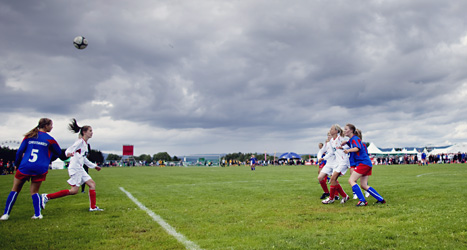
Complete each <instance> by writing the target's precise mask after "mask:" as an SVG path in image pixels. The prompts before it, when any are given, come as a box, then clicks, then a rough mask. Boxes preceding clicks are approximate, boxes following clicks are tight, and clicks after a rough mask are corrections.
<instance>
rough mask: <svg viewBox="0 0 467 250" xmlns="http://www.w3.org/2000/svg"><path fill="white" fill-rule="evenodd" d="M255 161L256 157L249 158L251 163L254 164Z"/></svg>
mask: <svg viewBox="0 0 467 250" xmlns="http://www.w3.org/2000/svg"><path fill="white" fill-rule="evenodd" d="M257 161H258V160H257V159H256V157H253V158H250V164H251V165H255V164H256V162H257Z"/></svg>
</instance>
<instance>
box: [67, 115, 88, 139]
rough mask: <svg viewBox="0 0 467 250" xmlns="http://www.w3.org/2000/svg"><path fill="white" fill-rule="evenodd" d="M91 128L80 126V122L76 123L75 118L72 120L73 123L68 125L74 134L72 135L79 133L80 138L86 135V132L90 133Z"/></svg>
mask: <svg viewBox="0 0 467 250" xmlns="http://www.w3.org/2000/svg"><path fill="white" fill-rule="evenodd" d="M90 127H91V126H87V125H86V126H82V127H80V126H78V122H77V121H76V119H75V118H73V119H71V123H70V124H68V129H69V130H70V131H71V132H72V133H75V134H76V133H79V135H80V136H83V135H84V132H86V131H88V129H89V128H90Z"/></svg>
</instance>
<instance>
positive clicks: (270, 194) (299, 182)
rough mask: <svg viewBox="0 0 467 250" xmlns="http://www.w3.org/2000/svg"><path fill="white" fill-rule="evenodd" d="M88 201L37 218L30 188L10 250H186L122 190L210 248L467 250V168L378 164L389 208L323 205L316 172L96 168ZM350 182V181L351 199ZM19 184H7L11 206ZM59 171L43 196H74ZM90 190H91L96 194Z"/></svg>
mask: <svg viewBox="0 0 467 250" xmlns="http://www.w3.org/2000/svg"><path fill="white" fill-rule="evenodd" d="M90 175H91V176H92V177H93V179H94V180H95V181H96V183H97V205H98V206H100V207H101V208H104V209H105V211H104V212H93V213H90V212H88V206H89V201H88V195H87V193H86V194H81V193H79V194H77V195H75V196H68V197H65V198H60V199H56V200H51V201H49V203H48V204H47V206H46V209H45V210H43V215H44V219H42V220H31V219H30V217H31V216H32V215H33V213H34V212H33V208H32V200H31V197H30V195H29V183H26V184H25V186H24V187H23V191H22V192H21V194H20V195H19V197H18V199H17V201H16V204H15V206H14V208H13V210H12V213H11V215H10V219H9V220H8V221H0V241H1V242H2V248H3V249H86V248H89V249H126V248H132V249H184V248H185V247H184V245H183V244H182V243H180V242H178V241H177V240H176V239H175V238H174V237H173V236H171V235H169V234H167V233H166V232H165V230H164V229H163V228H162V227H161V226H159V225H158V224H157V223H156V222H154V221H153V220H152V218H150V217H149V216H148V215H147V214H146V212H144V211H142V210H140V209H139V208H137V206H136V205H135V204H134V203H133V202H132V201H131V200H130V199H129V198H128V197H127V196H126V195H125V194H124V193H123V192H122V191H121V190H120V189H119V187H123V188H124V189H125V190H126V191H128V192H130V193H131V194H132V195H133V196H134V197H135V198H136V199H138V200H139V201H140V202H141V203H142V204H144V205H145V206H146V207H147V208H148V209H150V210H151V211H153V212H154V213H156V214H158V215H160V216H161V217H162V218H163V219H164V220H165V221H166V222H167V223H168V224H170V225H171V226H172V227H174V228H175V229H176V230H177V232H179V233H181V234H183V235H184V236H185V237H186V238H187V239H188V240H190V241H193V242H194V243H196V244H197V245H199V246H200V247H201V248H203V249H460V248H464V249H465V246H467V235H466V231H467V229H466V228H467V224H466V216H465V213H466V207H467V194H466V191H465V190H466V189H467V181H466V180H467V165H466V164H446V165H430V166H423V167H420V166H416V165H415V166H414V165H400V166H375V167H374V169H373V176H371V177H370V186H373V187H374V188H375V189H376V190H377V191H378V192H379V193H380V194H381V195H382V196H383V197H384V198H385V199H386V200H387V201H388V203H387V204H384V205H381V204H377V205H374V202H375V201H376V200H375V199H374V198H372V197H370V198H368V201H369V205H368V206H367V207H355V204H356V203H357V200H349V202H348V203H346V204H344V205H341V204H339V203H334V204H329V205H323V204H321V200H320V199H319V197H320V195H321V194H322V190H321V188H320V186H319V184H318V182H317V180H316V177H317V167H315V166H268V167H257V168H256V171H250V169H249V167H248V166H245V167H227V168H221V167H189V168H184V167H166V168H159V167H136V168H104V169H103V170H102V171H100V172H97V171H94V170H92V169H91V170H90ZM348 176H349V175H348V174H347V175H346V176H344V177H341V178H340V182H341V184H342V186H343V188H344V190H345V191H346V192H347V193H348V194H349V195H351V194H352V191H351V188H350V186H349V184H348V182H347V180H348ZM12 179H13V176H12V175H9V176H0V188H1V189H0V190H2V191H1V192H0V204H1V209H3V208H4V204H5V200H6V197H7V195H8V193H9V191H10V189H11V185H12V183H13V182H12ZM67 179H68V176H67V171H66V170H52V171H50V172H49V174H48V176H47V180H46V181H45V182H43V183H42V187H41V192H44V193H51V192H56V191H58V190H61V189H66V188H68V185H67V183H66V180H67ZM86 190H87V189H86Z"/></svg>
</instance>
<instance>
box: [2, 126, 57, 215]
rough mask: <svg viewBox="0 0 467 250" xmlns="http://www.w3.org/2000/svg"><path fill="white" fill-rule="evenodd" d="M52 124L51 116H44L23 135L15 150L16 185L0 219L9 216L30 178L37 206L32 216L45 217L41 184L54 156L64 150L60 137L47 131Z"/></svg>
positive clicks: (33, 198) (14, 183)
mask: <svg viewBox="0 0 467 250" xmlns="http://www.w3.org/2000/svg"><path fill="white" fill-rule="evenodd" d="M52 128H53V122H52V120H50V119H48V118H42V119H40V120H39V124H38V125H37V126H36V127H35V128H33V129H32V130H31V131H29V132H28V133H26V134H25V135H24V136H25V137H24V139H23V142H22V143H21V145H20V147H19V149H18V151H17V153H16V160H15V166H18V169H17V171H16V174H15V178H14V180H13V188H12V189H11V192H10V194H9V195H8V198H7V200H6V205H5V211H4V213H3V215H2V217H0V220H8V218H9V217H10V213H11V209H12V208H13V205H14V204H15V201H16V198H17V197H18V194H19V193H20V192H21V189H22V188H23V185H24V183H25V182H26V181H29V180H30V181H31V188H30V192H31V196H32V204H33V206H34V216H33V217H32V219H42V214H41V209H42V207H41V204H42V200H41V196H40V195H39V188H40V187H41V184H42V182H43V181H45V177H46V175H47V173H48V170H49V165H50V161H51V159H52V158H53V157H54V158H56V157H59V156H60V155H61V153H62V150H61V149H60V146H58V143H57V141H55V139H54V138H53V137H52V136H50V135H49V134H47V133H48V132H50V131H52Z"/></svg>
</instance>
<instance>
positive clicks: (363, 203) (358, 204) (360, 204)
mask: <svg viewBox="0 0 467 250" xmlns="http://www.w3.org/2000/svg"><path fill="white" fill-rule="evenodd" d="M366 205H368V202H367V201H359V202H358V203H357V205H355V206H357V207H364V206H366Z"/></svg>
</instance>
